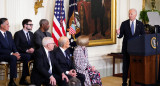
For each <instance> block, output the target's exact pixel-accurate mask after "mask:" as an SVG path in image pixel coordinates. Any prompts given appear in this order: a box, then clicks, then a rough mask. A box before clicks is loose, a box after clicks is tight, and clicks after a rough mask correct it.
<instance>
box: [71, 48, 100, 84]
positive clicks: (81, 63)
mask: <svg viewBox="0 0 160 86" xmlns="http://www.w3.org/2000/svg"><path fill="white" fill-rule="evenodd" d="M73 56H74V62H75V67H76V71H77V72H79V73H82V74H84V75H85V82H84V84H85V86H92V84H98V85H100V86H102V82H101V78H100V73H99V72H98V71H97V70H96V71H91V67H92V66H91V65H90V64H89V61H88V50H87V48H86V47H85V48H84V49H83V48H82V47H81V46H77V47H76V48H75V50H74V53H73Z"/></svg>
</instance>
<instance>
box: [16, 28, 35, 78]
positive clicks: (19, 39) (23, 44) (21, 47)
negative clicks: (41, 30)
mask: <svg viewBox="0 0 160 86" xmlns="http://www.w3.org/2000/svg"><path fill="white" fill-rule="evenodd" d="M28 32H29V38H30V43H28V41H27V37H26V35H25V33H24V31H23V30H20V31H17V32H16V33H15V35H14V42H15V45H16V48H17V50H18V52H19V53H20V54H21V59H20V60H22V61H23V72H22V77H26V76H28V75H29V70H28V61H29V60H30V59H31V57H32V54H30V53H27V52H26V51H27V49H30V48H33V33H32V32H31V31H28Z"/></svg>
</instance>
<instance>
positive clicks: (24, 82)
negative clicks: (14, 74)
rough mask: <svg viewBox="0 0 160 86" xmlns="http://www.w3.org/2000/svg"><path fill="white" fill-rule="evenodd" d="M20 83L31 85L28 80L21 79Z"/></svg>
mask: <svg viewBox="0 0 160 86" xmlns="http://www.w3.org/2000/svg"><path fill="white" fill-rule="evenodd" d="M19 84H20V85H29V83H28V82H27V81H26V80H22V79H21V80H20V82H19Z"/></svg>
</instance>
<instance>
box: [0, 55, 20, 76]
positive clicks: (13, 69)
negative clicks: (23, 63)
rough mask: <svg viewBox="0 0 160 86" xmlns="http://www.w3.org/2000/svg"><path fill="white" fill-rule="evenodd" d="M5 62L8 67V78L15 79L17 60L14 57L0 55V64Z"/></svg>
mask: <svg viewBox="0 0 160 86" xmlns="http://www.w3.org/2000/svg"><path fill="white" fill-rule="evenodd" d="M1 61H5V62H8V63H9V65H10V78H16V77H17V58H16V56H14V55H1V56H0V62H1Z"/></svg>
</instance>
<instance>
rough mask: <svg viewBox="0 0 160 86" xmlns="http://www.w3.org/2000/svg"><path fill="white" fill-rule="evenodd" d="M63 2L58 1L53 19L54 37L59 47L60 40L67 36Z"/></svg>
mask: <svg viewBox="0 0 160 86" xmlns="http://www.w3.org/2000/svg"><path fill="white" fill-rule="evenodd" d="M63 4H64V3H63V0H56V3H55V8H54V18H53V30H52V37H53V39H54V42H55V43H56V45H57V46H58V39H59V38H60V37H61V36H66V23H65V11H64V5H63Z"/></svg>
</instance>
